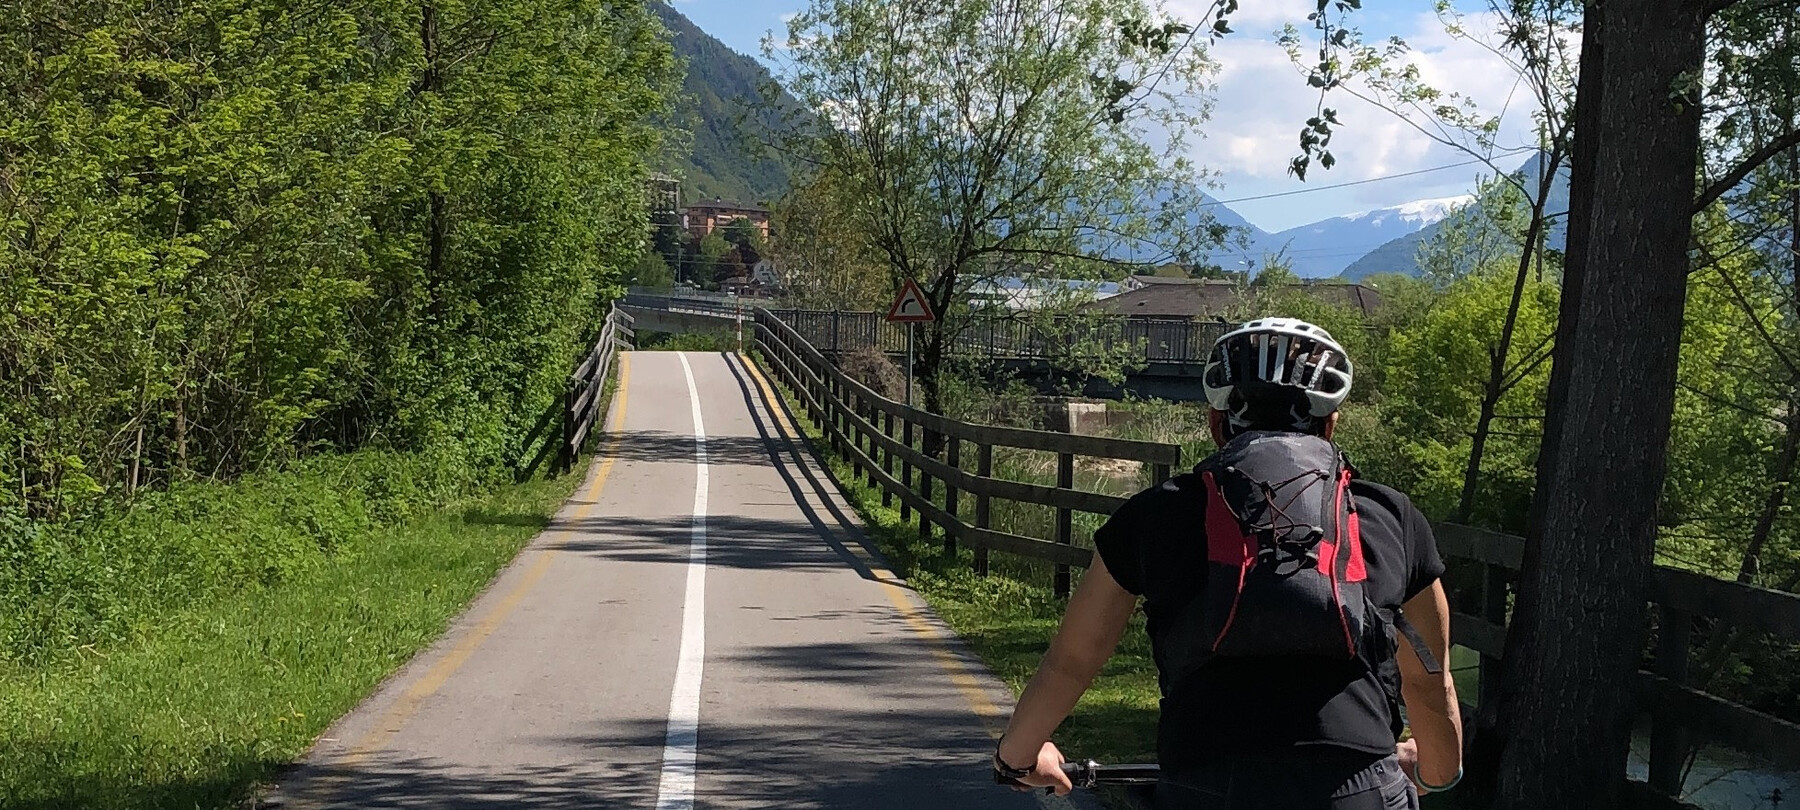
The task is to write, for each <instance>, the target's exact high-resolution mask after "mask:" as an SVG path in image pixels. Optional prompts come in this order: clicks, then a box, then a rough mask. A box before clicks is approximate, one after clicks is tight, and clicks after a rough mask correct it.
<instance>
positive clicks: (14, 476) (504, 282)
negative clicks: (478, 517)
mask: <svg viewBox="0 0 1800 810" xmlns="http://www.w3.org/2000/svg"><path fill="white" fill-rule="evenodd" d="M673 68H674V65H673V62H672V60H671V58H670V51H669V46H668V43H667V41H666V39H665V32H664V31H663V30H662V28H661V27H660V26H659V25H658V24H657V23H656V21H655V19H654V18H653V17H652V16H651V15H650V13H649V10H648V9H647V8H645V7H643V6H642V5H641V4H637V3H627V2H612V1H611V0H572V1H571V2H567V3H560V4H549V5H546V4H533V3H518V2H511V1H510V0H486V1H484V2H479V3H473V4H458V5H454V6H447V5H443V4H438V3H426V4H424V5H420V4H408V3H399V2H387V1H386V0H376V1H375V2H366V3H348V2H338V1H337V0H328V1H327V2H321V3H315V4H308V5H307V7H306V8H305V9H304V11H303V13H302V12H298V11H296V9H295V8H294V7H293V4H291V3H285V2H276V1H275V0H246V1H245V2H222V1H221V0H200V1H199V2H194V3H183V4H172V5H156V6H145V7H141V8H140V7H137V6H130V5H126V4H106V3H96V4H82V3H68V2H30V3H24V4H14V5H13V6H11V7H9V8H8V10H7V24H6V25H4V26H0V96H3V97H5V98H6V99H7V102H8V103H7V104H5V105H0V386H4V387H5V388H6V389H7V391H6V394H7V395H6V396H3V397H0V444H4V446H5V452H3V453H0V512H4V513H7V514H8V515H9V516H11V515H22V516H24V517H26V518H31V519H40V520H62V519H67V518H71V517H77V516H80V515H83V514H85V513H87V512H90V511H93V510H99V509H102V508H104V507H106V506H107V505H108V501H109V499H110V498H113V497H116V498H119V499H125V498H130V497H132V496H134V495H135V494H136V493H137V492H139V491H141V490H142V489H144V488H146V487H157V486H161V485H163V484H167V483H169V482H171V481H178V480H184V479H193V478H220V479H228V478H231V477H234V476H236V475H239V474H241V473H244V472H247V471H250V470H254V469H257V468H259V467H263V466H267V465H273V464H280V463H282V462H285V461H288V460H290V459H293V458H295V457H298V456H301V455H304V454H308V453H316V452H324V451H331V450H345V451H347V450H354V449H357V448H360V447H364V446H368V445H371V444H377V443H378V444H380V445H381V446H383V447H387V448H392V449H398V450H423V449H426V448H432V449H441V450H446V451H449V452H452V453H454V454H457V455H458V457H459V458H460V460H462V461H466V462H468V466H467V469H468V470H469V471H471V472H473V471H481V472H484V473H485V472H487V471H490V470H493V469H497V468H499V467H500V466H502V465H503V464H505V463H506V462H508V461H510V460H511V456H513V455H516V454H517V453H518V452H519V447H518V445H519V444H520V439H522V437H523V436H524V435H526V434H527V432H528V429H529V427H530V426H531V424H532V422H533V421H534V420H535V417H536V416H537V415H538V414H540V413H541V412H542V411H543V410H544V408H545V407H546V406H548V405H550V404H551V403H552V402H554V401H555V400H556V399H557V398H558V397H559V396H561V393H562V391H563V388H564V386H565V385H566V382H565V380H566V374H567V371H568V368H569V367H570V364H571V363H572V361H573V358H574V357H575V356H576V355H577V353H579V352H580V351H581V350H582V349H583V347H584V346H585V345H586V344H587V342H588V341H589V339H591V337H592V336H593V334H594V333H595V331H596V330H597V329H598V326H599V320H600V317H602V316H601V315H598V314H597V313H600V312H602V309H601V307H600V306H599V304H601V303H602V302H603V301H604V300H607V299H610V298H611V297H612V296H613V295H614V294H615V293H616V291H617V287H618V282H619V281H620V280H621V279H623V278H624V277H625V276H626V275H627V274H628V273H629V271H630V269H631V267H632V265H633V263H634V262H636V260H637V259H638V257H639V255H640V253H641V251H642V250H643V248H644V242H645V235H646V231H647V229H646V225H647V220H646V212H645V210H644V208H645V205H644V199H643V197H644V195H643V194H642V188H643V181H644V177H645V174H646V168H645V167H646V163H647V162H648V160H649V159H650V158H651V157H653V156H654V155H655V154H656V153H657V151H658V149H659V144H660V141H661V138H662V135H661V130H660V129H659V128H658V127H657V126H656V125H655V123H654V122H655V121H656V120H657V119H658V117H659V115H660V113H661V112H662V110H663V109H664V107H665V105H666V99H667V95H668V90H669V89H670V87H671V82H672V80H673V79H674V73H673ZM8 539H10V538H9V537H0V544H4V543H5V542H6V540H8ZM8 551H9V549H6V548H0V556H3V555H5V554H6V553H7V552H8Z"/></svg>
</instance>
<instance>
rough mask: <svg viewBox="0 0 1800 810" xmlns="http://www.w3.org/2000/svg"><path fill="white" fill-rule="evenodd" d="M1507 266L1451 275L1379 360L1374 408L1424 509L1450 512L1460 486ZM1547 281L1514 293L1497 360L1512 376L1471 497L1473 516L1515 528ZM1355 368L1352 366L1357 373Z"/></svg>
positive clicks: (1550, 329)
mask: <svg viewBox="0 0 1800 810" xmlns="http://www.w3.org/2000/svg"><path fill="white" fill-rule="evenodd" d="M1514 280H1515V279H1514V277H1513V274H1512V273H1511V272H1504V271H1499V270H1496V271H1492V272H1487V273H1482V274H1478V275H1474V276H1471V277H1468V278H1466V279H1463V280H1461V281H1458V282H1456V283H1454V284H1452V285H1450V287H1449V288H1448V289H1446V290H1445V291H1444V294H1443V297H1442V298H1441V299H1440V300H1439V301H1438V302H1437V304H1436V305H1435V306H1433V307H1432V308H1431V309H1430V311H1429V312H1427V313H1426V314H1425V316H1424V318H1423V319H1421V320H1420V321H1419V322H1417V323H1414V324H1411V325H1410V326H1409V327H1407V328H1405V329H1402V330H1399V331H1397V332H1395V333H1394V335H1393V338H1392V341H1391V345H1390V346H1389V347H1388V355H1387V357H1386V358H1385V359H1384V364H1383V365H1384V366H1385V380H1384V383H1385V384H1384V386H1383V398H1384V400H1385V401H1384V402H1383V409H1384V411H1385V415H1386V417H1387V418H1388V420H1390V422H1391V424H1392V425H1393V430H1394V433H1395V434H1396V435H1397V436H1398V437H1399V438H1400V441H1401V443H1402V444H1401V448H1402V452H1403V453H1404V454H1405V457H1406V459H1407V461H1408V462H1409V463H1410V466H1411V470H1412V472H1413V475H1412V476H1411V480H1399V481H1396V482H1395V484H1396V485H1397V486H1401V487H1402V488H1403V489H1407V490H1408V491H1409V492H1411V493H1412V495H1413V496H1414V498H1415V500H1417V501H1418V502H1419V503H1420V504H1421V506H1422V507H1423V508H1425V509H1426V511H1427V513H1428V514H1432V515H1437V516H1443V515H1447V514H1449V512H1450V511H1451V509H1452V508H1453V507H1454V506H1455V504H1456V502H1457V499H1458V497H1459V495H1460V493H1461V491H1462V485H1463V473H1464V466H1465V465H1466V464H1467V462H1468V458H1469V451H1470V446H1471V443H1472V431H1473V430H1474V429H1475V427H1476V424H1477V420H1478V416H1479V413H1480V406H1481V398H1482V395H1483V392H1484V390H1485V387H1486V385H1487V383H1488V369H1489V367H1490V366H1489V362H1490V352H1492V351H1493V348H1492V347H1494V346H1497V345H1499V342H1500V330H1501V325H1502V323H1503V322H1504V320H1505V318H1506V311H1507V307H1508V303H1509V301H1510V299H1511V297H1512V288H1513V282H1514ZM1557 307H1558V294H1557V289H1556V287H1555V286H1554V285H1551V284H1548V283H1545V284H1536V283H1530V284H1528V286H1527V288H1526V294H1525V296H1524V298H1523V300H1522V301H1521V302H1520V308H1519V317H1518V324H1517V327H1516V333H1515V336H1514V338H1513V344H1512V351H1511V352H1510V353H1509V355H1508V357H1507V358H1506V368H1508V369H1516V370H1517V371H1516V372H1514V373H1513V375H1514V376H1517V377H1519V378H1520V380H1521V381H1520V382H1519V383H1518V384H1516V385H1514V386H1512V387H1511V388H1510V389H1509V390H1507V391H1506V392H1505V393H1504V394H1503V395H1502V396H1501V398H1500V400H1499V403H1498V407H1497V408H1496V410H1495V413H1496V414H1497V417H1498V418H1497V420H1496V424H1495V427H1494V430H1495V431H1496V433H1497V435H1495V436H1493V437H1491V438H1490V439H1489V442H1488V448H1487V453H1486V460H1485V461H1484V464H1483V467H1482V469H1483V475H1482V477H1481V479H1480V483H1479V487H1478V490H1477V492H1478V495H1479V497H1478V498H1477V499H1476V502H1477V507H1478V508H1477V512H1476V522H1478V523H1479V524H1482V525H1488V526H1494V527H1497V528H1504V529H1510V530H1513V531H1522V530H1523V521H1524V518H1525V514H1526V511H1527V509H1528V508H1529V506H1530V498H1531V490H1532V486H1533V483H1534V476H1535V472H1536V468H1535V459H1536V457H1537V447H1538V436H1539V434H1540V433H1541V429H1542V423H1541V418H1542V416H1543V413H1544V401H1543V400H1544V396H1545V391H1546V389H1547V387H1548V385H1549V371H1550V369H1549V364H1548V363H1544V362H1537V363H1533V360H1535V359H1536V358H1537V357H1538V356H1539V355H1540V354H1541V352H1542V351H1543V348H1544V347H1545V346H1546V345H1547V344H1548V341H1549V340H1550V338H1551V337H1552V335H1553V333H1554V331H1555V324H1556V313H1557ZM1359 376H1360V375H1359Z"/></svg>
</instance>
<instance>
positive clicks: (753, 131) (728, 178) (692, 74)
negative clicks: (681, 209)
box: [651, 3, 799, 203]
mask: <svg viewBox="0 0 1800 810" xmlns="http://www.w3.org/2000/svg"><path fill="white" fill-rule="evenodd" d="M651 7H652V8H653V9H655V10H656V14H657V16H659V17H660V18H662V22H663V25H664V26H666V27H667V28H668V29H669V32H670V33H671V34H672V35H673V43H674V48H675V55H676V57H677V58H680V59H681V60H683V61H684V62H686V64H687V76H686V78H685V79H684V81H683V82H682V92H683V95H684V96H685V98H684V99H683V100H682V102H681V104H680V105H678V107H677V109H676V110H675V118H676V121H677V123H678V124H679V125H681V126H683V127H684V128H687V129H689V130H690V131H692V132H693V143H692V149H691V150H689V153H688V154H687V155H685V156H681V157H679V158H677V159H675V160H673V161H671V163H670V165H668V166H666V167H664V168H665V170H666V171H668V172H669V173H670V174H673V175H675V176H676V177H678V178H680V179H681V181H682V189H681V192H682V197H683V202H688V201H692V200H710V199H713V198H715V197H723V198H725V199H727V200H733V201H740V202H746V203H768V202H771V201H773V200H774V199H776V198H777V197H780V196H781V195H782V194H783V193H784V192H786V191H787V189H788V186H789V183H790V182H791V178H792V175H793V172H792V170H791V168H790V167H789V166H788V165H787V164H786V163H784V162H783V161H782V160H781V159H779V158H778V157H776V156H775V155H774V154H773V152H772V150H770V149H768V148H767V144H768V143H769V142H770V141H772V140H773V137H772V136H773V133H777V132H780V131H781V128H782V125H783V120H782V119H783V113H782V112H781V111H780V110H778V109H776V108H774V107H772V106H771V105H770V104H768V103H767V102H765V100H764V97H763V88H765V87H768V86H771V84H772V82H773V79H772V78H771V77H770V75H769V71H768V69H766V68H764V67H763V65H762V63H760V62H758V61H756V60H755V59H751V58H750V57H748V56H745V55H743V54H740V53H738V52H736V51H733V50H732V49H730V48H728V47H726V46H725V44H724V43H722V42H720V41H718V40H717V39H714V38H713V37H712V36H710V35H708V34H707V33H706V32H705V31H702V30H700V28H699V27H698V26H696V25H694V24H693V23H692V22H690V21H689V20H688V18H686V17H684V16H682V15H681V12H679V11H676V10H675V8H674V6H673V5H671V4H668V3H652V4H651ZM780 99H781V104H782V105H783V106H787V107H788V109H789V110H793V109H798V107H799V102H797V101H795V100H794V99H793V98H792V97H791V96H788V95H787V94H786V93H782V94H781V95H780Z"/></svg>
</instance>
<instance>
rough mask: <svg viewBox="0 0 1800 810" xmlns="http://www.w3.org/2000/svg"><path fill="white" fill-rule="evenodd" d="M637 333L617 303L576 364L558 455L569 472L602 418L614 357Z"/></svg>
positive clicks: (566, 397) (559, 465) (566, 398)
mask: <svg viewBox="0 0 1800 810" xmlns="http://www.w3.org/2000/svg"><path fill="white" fill-rule="evenodd" d="M635 337H636V335H635V334H634V333H633V332H632V317H631V316H630V315H628V314H626V313H624V312H622V311H620V310H619V308H618V307H617V306H614V307H613V308H612V310H611V311H610V312H608V313H607V314H606V325H605V326H604V327H602V328H601V329H600V337H598V338H596V339H595V340H594V347H593V349H591V350H589V351H588V354H587V357H585V358H582V361H581V363H580V364H579V365H577V366H576V367H575V373H573V374H571V375H569V387H568V390H567V392H566V393H565V394H564V395H563V403H564V405H563V434H562V435H563V443H562V452H561V453H559V454H558V456H557V468H558V470H560V471H562V472H568V471H569V470H570V469H572V468H573V467H574V466H575V459H576V458H578V457H580V455H581V445H582V443H583V442H585V441H587V437H588V433H589V432H590V431H591V430H592V429H593V427H594V420H595V419H598V418H599V415H600V414H599V411H600V407H599V406H600V393H601V390H602V389H604V388H605V387H606V379H607V375H608V374H610V373H611V372H612V364H613V358H615V357H617V356H618V354H619V352H620V351H630V350H631V348H632V345H631V344H632V340H633V339H634V338H635Z"/></svg>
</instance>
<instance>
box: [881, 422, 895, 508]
mask: <svg viewBox="0 0 1800 810" xmlns="http://www.w3.org/2000/svg"><path fill="white" fill-rule="evenodd" d="M881 435H883V436H886V437H888V439H890V440H891V439H893V438H894V415H893V414H892V413H889V412H886V411H883V412H882V414H881ZM881 471H882V472H884V473H887V474H888V476H889V477H892V476H893V475H894V451H893V449H892V448H889V447H883V448H882V449H881ZM893 505H894V493H893V492H892V491H890V490H889V489H888V488H887V487H886V486H885V485H884V486H882V488H881V506H882V508H884V509H885V508H887V507H890V506H893Z"/></svg>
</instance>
